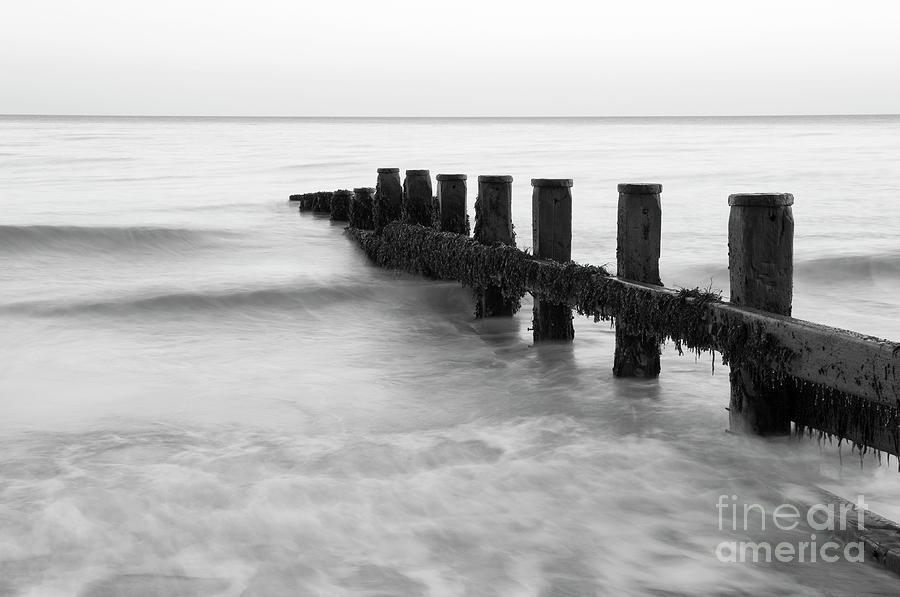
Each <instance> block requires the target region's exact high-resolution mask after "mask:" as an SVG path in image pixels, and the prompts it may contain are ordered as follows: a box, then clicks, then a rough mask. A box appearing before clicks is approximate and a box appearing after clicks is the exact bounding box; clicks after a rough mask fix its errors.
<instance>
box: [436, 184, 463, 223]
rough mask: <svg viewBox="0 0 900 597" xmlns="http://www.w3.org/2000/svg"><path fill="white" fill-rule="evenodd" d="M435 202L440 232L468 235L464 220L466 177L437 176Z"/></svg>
mask: <svg viewBox="0 0 900 597" xmlns="http://www.w3.org/2000/svg"><path fill="white" fill-rule="evenodd" d="M437 181H438V184H437V202H438V210H439V211H440V221H441V230H442V231H444V232H454V233H456V234H465V235H466V236H468V235H469V225H468V221H467V218H466V175H465V174H438V175H437Z"/></svg>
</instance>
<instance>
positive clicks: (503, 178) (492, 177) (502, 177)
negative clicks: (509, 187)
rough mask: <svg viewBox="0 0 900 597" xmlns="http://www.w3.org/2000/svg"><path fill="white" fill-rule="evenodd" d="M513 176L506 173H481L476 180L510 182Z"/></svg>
mask: <svg viewBox="0 0 900 597" xmlns="http://www.w3.org/2000/svg"><path fill="white" fill-rule="evenodd" d="M512 181H513V177H512V176H509V175H507V174H500V175H497V174H481V175H479V176H478V182H512Z"/></svg>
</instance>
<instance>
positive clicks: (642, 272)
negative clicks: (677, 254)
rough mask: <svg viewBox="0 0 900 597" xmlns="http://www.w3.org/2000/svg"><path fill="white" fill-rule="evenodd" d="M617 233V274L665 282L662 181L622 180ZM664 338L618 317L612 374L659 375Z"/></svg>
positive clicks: (631, 278) (619, 375)
mask: <svg viewBox="0 0 900 597" xmlns="http://www.w3.org/2000/svg"><path fill="white" fill-rule="evenodd" d="M618 190H619V209H618V220H617V235H616V269H617V275H618V277H620V278H623V279H625V280H632V281H634V282H644V283H647V284H656V285H662V282H661V281H660V279H659V256H660V244H661V238H662V209H661V208H660V202H659V195H660V193H661V192H662V185H660V184H620V185H619V186H618ZM661 344H662V338H659V337H658V336H656V335H654V334H653V333H651V332H650V331H649V330H646V329H643V328H641V326H640V322H634V321H626V320H624V319H623V318H621V317H620V318H618V319H617V320H616V352H615V357H614V359H613V375H614V376H616V377H647V378H653V377H657V376H658V375H659V371H660V365H659V350H660V345H661Z"/></svg>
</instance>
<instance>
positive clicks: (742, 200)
mask: <svg viewBox="0 0 900 597" xmlns="http://www.w3.org/2000/svg"><path fill="white" fill-rule="evenodd" d="M793 203H794V196H793V195H791V194H790V193H751V194H739V195H730V196H729V197H728V205H730V206H731V214H730V215H729V218H728V269H729V272H730V277H731V303H732V304H733V305H737V306H745V307H752V308H754V309H760V310H763V311H770V312H772V313H777V314H779V315H790V314H791V301H792V298H793V287H794V215H793V213H792V211H791V205H793ZM730 380H731V406H730V422H731V430H732V431H734V432H739V433H752V434H758V435H787V434H789V433H790V432H791V418H790V417H791V406H790V404H791V388H790V385H791V384H790V383H784V384H779V385H777V386H774V387H773V385H772V383H771V380H766V379H765V377H764V375H763V371H761V370H760V369H758V368H756V367H755V366H754V365H753V364H752V363H740V364H737V365H733V366H732V368H731V374H730Z"/></svg>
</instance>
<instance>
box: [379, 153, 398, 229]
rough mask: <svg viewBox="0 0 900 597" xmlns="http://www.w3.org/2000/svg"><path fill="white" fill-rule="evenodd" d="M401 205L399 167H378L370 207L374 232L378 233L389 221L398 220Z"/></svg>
mask: <svg viewBox="0 0 900 597" xmlns="http://www.w3.org/2000/svg"><path fill="white" fill-rule="evenodd" d="M402 205H403V185H401V184H400V168H379V169H378V182H377V183H376V184H375V202H374V205H373V208H372V215H373V217H374V219H375V232H378V233H380V232H381V231H382V229H384V227H385V226H387V225H388V224H389V223H391V222H393V221H394V220H399V219H400V216H401V208H402Z"/></svg>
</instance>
